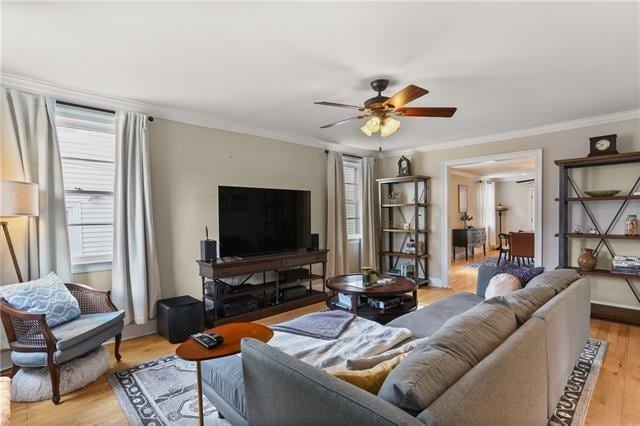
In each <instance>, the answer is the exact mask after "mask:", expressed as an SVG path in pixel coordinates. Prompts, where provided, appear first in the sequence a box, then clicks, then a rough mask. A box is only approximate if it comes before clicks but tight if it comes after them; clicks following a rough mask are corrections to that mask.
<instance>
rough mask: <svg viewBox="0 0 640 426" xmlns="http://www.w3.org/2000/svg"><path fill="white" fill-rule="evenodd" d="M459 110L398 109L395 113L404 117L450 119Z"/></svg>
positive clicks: (445, 108) (444, 108)
mask: <svg viewBox="0 0 640 426" xmlns="http://www.w3.org/2000/svg"><path fill="white" fill-rule="evenodd" d="M457 109H458V108H454V107H451V108H449V107H434V108H429V107H425V108H397V109H396V110H395V111H394V112H395V113H397V114H398V115H401V116H403V117H440V118H449V117H452V116H453V114H455V113H456V110H457Z"/></svg>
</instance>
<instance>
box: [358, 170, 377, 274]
mask: <svg viewBox="0 0 640 426" xmlns="http://www.w3.org/2000/svg"><path fill="white" fill-rule="evenodd" d="M374 164H375V159H373V158H370V157H364V158H363V159H362V266H369V267H371V268H373V269H374V270H376V271H377V270H378V266H379V265H378V231H377V229H378V226H377V225H378V199H377V190H376V189H377V188H376V178H375V174H374V173H375V172H374V169H373V167H374Z"/></svg>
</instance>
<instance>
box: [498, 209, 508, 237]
mask: <svg viewBox="0 0 640 426" xmlns="http://www.w3.org/2000/svg"><path fill="white" fill-rule="evenodd" d="M507 210H509V209H508V208H506V207H505V206H503V205H502V204H500V203H498V205H497V206H496V211H497V212H498V221H499V222H500V231H498V233H499V234H502V212H506V211H507Z"/></svg>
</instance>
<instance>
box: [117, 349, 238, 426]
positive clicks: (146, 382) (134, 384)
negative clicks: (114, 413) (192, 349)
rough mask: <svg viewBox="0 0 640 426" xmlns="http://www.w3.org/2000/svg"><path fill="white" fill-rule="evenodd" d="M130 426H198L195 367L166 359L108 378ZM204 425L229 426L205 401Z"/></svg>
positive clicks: (173, 359)
mask: <svg viewBox="0 0 640 426" xmlns="http://www.w3.org/2000/svg"><path fill="white" fill-rule="evenodd" d="M107 378H108V379H109V383H111V387H112V388H113V391H114V392H115V394H116V398H117V399H118V402H119V403H120V407H121V408H122V411H123V412H124V415H125V417H126V418H127V421H128V423H129V424H130V425H135V426H139V425H146V426H151V425H153V426H156V425H158V426H159V425H196V424H198V397H197V396H198V393H197V392H198V391H197V389H196V363H195V362H192V361H184V360H182V359H180V358H179V357H178V356H177V355H171V356H166V357H163V358H158V359H154V360H153V361H149V362H145V363H144V364H139V365H136V366H135V367H132V368H128V369H126V370H121V371H118V372H116V373H109V374H108V375H107ZM202 401H203V403H204V416H205V421H204V423H205V425H208V426H218V425H219V426H223V425H224V426H229V425H230V423H229V422H228V421H226V420H224V419H220V418H218V411H217V410H216V407H214V406H213V405H211V404H210V403H209V401H208V400H207V398H206V397H203V398H202Z"/></svg>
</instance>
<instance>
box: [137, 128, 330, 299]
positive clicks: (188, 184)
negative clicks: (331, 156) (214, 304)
mask: <svg viewBox="0 0 640 426" xmlns="http://www.w3.org/2000/svg"><path fill="white" fill-rule="evenodd" d="M150 139H151V150H150V152H151V181H152V191H153V209H154V220H155V230H156V238H157V246H158V259H159V262H160V279H161V284H162V297H163V298H164V297H172V296H177V295H183V294H190V295H192V296H194V297H200V295H201V284H200V279H199V277H198V275H197V268H196V263H195V261H196V259H197V258H198V257H199V254H200V253H199V241H200V240H201V239H203V238H204V227H205V225H207V226H209V234H210V237H211V238H213V239H216V240H217V239H218V185H237V186H253V187H267V188H286V189H301V190H310V191H311V209H312V212H311V231H312V232H316V233H319V234H320V246H321V247H325V242H324V236H325V226H326V154H325V153H324V150H323V149H320V148H311V147H307V146H303V145H295V144H291V143H285V142H279V141H275V140H271V139H265V138H259V137H254V136H248V135H243V134H238V133H231V132H226V131H222V130H215V129H210V128H205V127H198V126H192V125H187V124H182V123H177V122H173V121H167V120H156V121H155V122H153V123H152V124H151V133H150Z"/></svg>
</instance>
